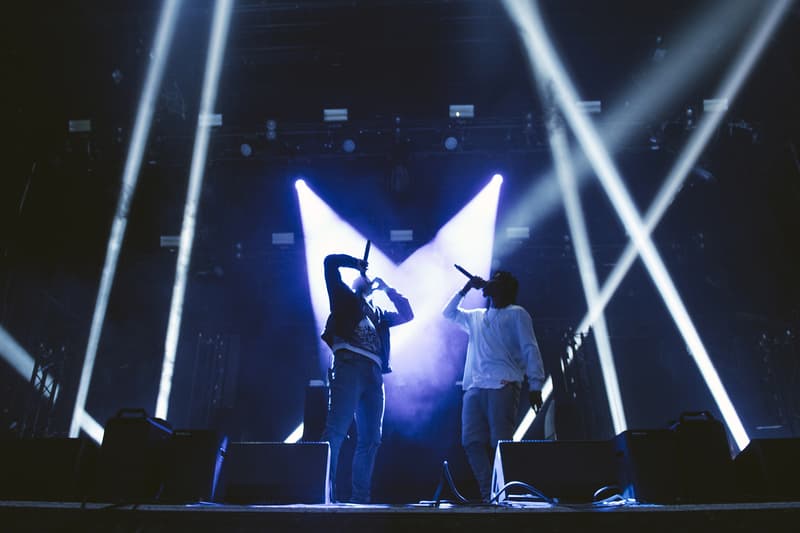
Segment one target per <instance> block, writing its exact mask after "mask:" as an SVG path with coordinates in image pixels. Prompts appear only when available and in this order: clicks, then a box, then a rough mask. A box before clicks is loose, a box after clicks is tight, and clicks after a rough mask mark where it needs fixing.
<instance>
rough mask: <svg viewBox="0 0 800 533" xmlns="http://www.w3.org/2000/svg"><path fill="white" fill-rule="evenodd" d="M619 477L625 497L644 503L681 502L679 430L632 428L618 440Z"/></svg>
mask: <svg viewBox="0 0 800 533" xmlns="http://www.w3.org/2000/svg"><path fill="white" fill-rule="evenodd" d="M613 443H614V452H615V456H616V465H617V478H618V482H619V488H620V490H621V492H622V495H623V496H624V497H625V498H631V499H634V500H637V501H638V502H640V503H663V504H673V503H677V502H678V500H679V498H680V480H679V475H678V453H677V442H676V439H675V433H674V432H673V431H671V430H669V429H652V430H628V431H624V432H622V433H620V434H619V435H617V436H616V437H615V438H614V440H613Z"/></svg>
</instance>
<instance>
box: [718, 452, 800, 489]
mask: <svg viewBox="0 0 800 533" xmlns="http://www.w3.org/2000/svg"><path fill="white" fill-rule="evenodd" d="M733 464H734V471H735V472H736V481H737V483H736V485H737V489H738V490H737V492H738V495H739V498H738V499H743V500H750V501H787V500H790V501H800V483H798V480H800V439H796V438H795V439H753V440H751V441H750V444H748V445H747V447H746V448H745V449H744V450H742V452H741V453H740V454H739V455H737V456H736V459H734V461H733Z"/></svg>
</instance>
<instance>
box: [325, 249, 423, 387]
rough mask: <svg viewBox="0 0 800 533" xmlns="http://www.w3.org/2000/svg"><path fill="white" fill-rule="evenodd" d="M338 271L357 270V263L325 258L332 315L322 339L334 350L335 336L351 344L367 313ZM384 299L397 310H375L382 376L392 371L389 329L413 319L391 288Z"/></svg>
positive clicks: (338, 256) (343, 258) (350, 259)
mask: <svg viewBox="0 0 800 533" xmlns="http://www.w3.org/2000/svg"><path fill="white" fill-rule="evenodd" d="M340 268H358V260H357V259H356V258H355V257H351V256H349V255H344V254H335V255H329V256H328V257H326V258H325V284H326V285H327V287H328V299H329V301H330V306H331V314H330V316H328V321H327V322H326V324H325V331H324V332H323V333H322V340H324V341H325V343H326V344H327V345H328V346H330V347H333V339H334V336H336V337H340V338H342V339H344V340H346V341H350V339H351V338H352V335H353V331H354V330H355V329H356V326H357V325H358V324H359V322H361V320H363V318H364V317H365V316H367V314H368V313H369V309H368V304H367V303H366V301H364V298H362V297H361V296H359V295H357V294H356V293H354V292H353V290H352V289H351V288H350V287H348V286H347V285H346V284H345V283H344V282H343V281H342V275H341V274H340V273H339V269H340ZM386 296H388V297H389V300H391V302H392V303H393V304H394V306H395V308H397V312H396V313H394V312H391V311H384V310H383V309H380V308H375V315H376V321H375V322H376V323H375V329H376V331H377V333H378V336H379V338H380V340H381V353H380V354H377V355H379V356H380V358H381V371H382V372H383V373H384V374H387V373H389V372H391V371H392V369H391V367H390V366H389V354H390V343H389V328H390V327H392V326H398V325H400V324H405V323H406V322H408V321H409V320H411V319H412V318H414V313H413V312H412V311H411V305H410V304H409V303H408V299H406V298H405V297H403V296H402V295H401V294H400V293H398V292H397V291H396V290H394V289H391V288H390V289H387V290H386Z"/></svg>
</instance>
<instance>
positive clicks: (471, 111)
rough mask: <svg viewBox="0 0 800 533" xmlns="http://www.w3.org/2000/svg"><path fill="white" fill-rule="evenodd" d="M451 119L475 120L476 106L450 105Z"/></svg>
mask: <svg viewBox="0 0 800 533" xmlns="http://www.w3.org/2000/svg"><path fill="white" fill-rule="evenodd" d="M450 118H475V106H474V105H472V104H469V105H457V104H453V105H450Z"/></svg>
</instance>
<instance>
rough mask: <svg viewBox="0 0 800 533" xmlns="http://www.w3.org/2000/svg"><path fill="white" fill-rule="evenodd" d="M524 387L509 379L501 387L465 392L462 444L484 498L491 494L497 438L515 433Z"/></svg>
mask: <svg viewBox="0 0 800 533" xmlns="http://www.w3.org/2000/svg"><path fill="white" fill-rule="evenodd" d="M520 388H521V386H520V384H519V383H507V384H506V385H504V386H503V388H501V389H477V388H473V389H469V390H467V391H465V392H464V400H463V405H462V409H461V445H462V446H464V451H465V452H466V453H467V459H468V460H469V464H470V466H471V467H472V473H473V474H474V475H475V479H477V481H478V488H479V489H480V491H481V499H483V501H489V499H490V498H491V492H492V486H491V485H492V463H491V460H492V458H493V455H494V451H495V449H496V448H497V441H499V440H510V439H511V438H512V437H513V436H514V426H515V424H516V418H517V410H518V408H519V395H520Z"/></svg>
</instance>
